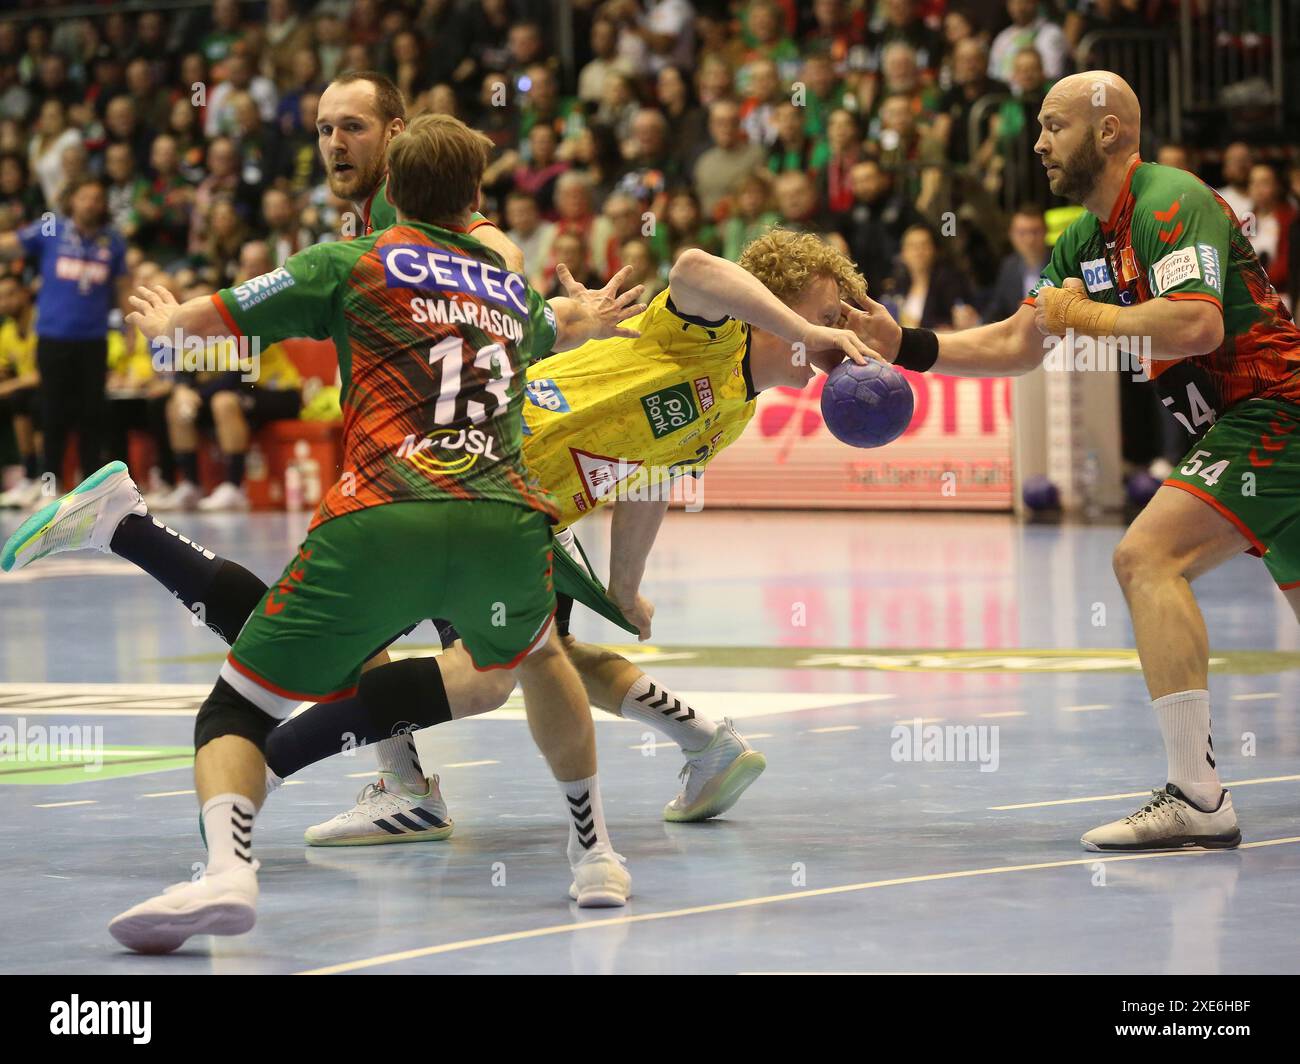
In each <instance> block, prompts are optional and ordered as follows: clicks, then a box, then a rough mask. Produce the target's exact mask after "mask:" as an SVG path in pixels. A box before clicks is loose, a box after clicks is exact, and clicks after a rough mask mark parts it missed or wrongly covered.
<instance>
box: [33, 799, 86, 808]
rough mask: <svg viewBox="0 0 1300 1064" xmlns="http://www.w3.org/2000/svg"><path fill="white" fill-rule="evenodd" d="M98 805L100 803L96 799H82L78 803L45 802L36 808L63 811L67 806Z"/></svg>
mask: <svg viewBox="0 0 1300 1064" xmlns="http://www.w3.org/2000/svg"><path fill="white" fill-rule="evenodd" d="M97 804H98V802H97V801H96V800H95V799H94V798H82V799H81V800H80V801H76V802H43V803H41V804H39V805H37V806H36V808H37V809H62V808H63V807H64V806H67V805H97Z"/></svg>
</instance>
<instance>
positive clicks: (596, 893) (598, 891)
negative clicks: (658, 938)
mask: <svg viewBox="0 0 1300 1064" xmlns="http://www.w3.org/2000/svg"><path fill="white" fill-rule="evenodd" d="M626 863H627V861H626V859H625V858H624V857H623V855H622V854H617V853H615V852H614V851H613V850H611V849H609V848H608V847H606V848H602V849H599V850H589V851H588V852H587V853H585V854H583V856H582V860H580V861H579V862H578V863H577V864H576V865H574V866H573V882H572V883H570V884H569V897H570V898H572V899H573V900H574V901H576V902H577V903H578V908H579V909H616V908H618V907H619V906H620V905H626V904H627V899H628V898H630V897H631V896H632V873H631V872H629V871H628V870H627V869H626V868H624V867H623V866H624V865H625V864H626Z"/></svg>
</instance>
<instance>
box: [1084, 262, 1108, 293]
mask: <svg viewBox="0 0 1300 1064" xmlns="http://www.w3.org/2000/svg"><path fill="white" fill-rule="evenodd" d="M1079 268H1080V269H1081V270H1083V285H1084V287H1085V288H1087V289H1088V291H1089V292H1104V291H1106V289H1108V288H1114V287H1115V281H1114V278H1112V277H1111V273H1110V264H1109V263H1108V262H1107V261H1106V260H1105V259H1092V260H1090V261H1089V262H1081V263H1079Z"/></svg>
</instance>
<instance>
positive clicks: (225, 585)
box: [204, 561, 266, 644]
mask: <svg viewBox="0 0 1300 1064" xmlns="http://www.w3.org/2000/svg"><path fill="white" fill-rule="evenodd" d="M265 594H266V584H265V583H263V581H262V579H261V577H259V576H256V575H254V574H253V573H250V572H249V571H248V570H247V569H245V568H244V567H243V566H242V565H240V564H239V563H238V562H232V561H223V562H222V563H221V568H220V569H219V570H218V572H217V577H216V579H215V580H213V581H212V586H211V587H210V588H209V589H208V593H207V596H206V602H205V603H204V605H205V607H206V614H205V617H204V620H205V621H207V625H208V627H209V628H211V629H212V630H213V631H214V632H215V633H216V634H217V635H219V636H220V637H221V638H222V639H224V640H225V641H226V643H227V644H232V643H234V641H235V639H236V637H237V636H238V635H239V630H240V629H241V628H243V627H244V622H245V621H247V620H248V618H249V617H251V616H252V615H253V611H254V610H256V609H257V605H258V603H259V602H261V601H262V596H263V595H265Z"/></svg>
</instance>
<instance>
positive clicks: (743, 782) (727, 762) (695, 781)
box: [664, 717, 767, 824]
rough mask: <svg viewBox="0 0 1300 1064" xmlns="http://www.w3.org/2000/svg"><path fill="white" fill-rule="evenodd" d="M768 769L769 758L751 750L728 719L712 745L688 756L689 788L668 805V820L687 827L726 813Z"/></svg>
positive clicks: (683, 774)
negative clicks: (697, 821)
mask: <svg viewBox="0 0 1300 1064" xmlns="http://www.w3.org/2000/svg"><path fill="white" fill-rule="evenodd" d="M765 768H767V758H765V757H764V756H763V755H762V754H760V753H759V752H758V751H757V750H754V749H752V748H751V747H750V745H749V743H747V742H746V741H745V740H744V738H743V737H742V736H741V734H740V733H739V732H738V731H736V726H735V725H734V724H732V723H731V719H730V718H729V717H728V718H724V719H723V721H722V724H721V725H720V726H719V727H718V730H717V731H716V732H714V733H713V738H712V739H710V740H709V745H708V746H706V747H705V748H704V749H703V750H697V751H695V752H693V753H688V754H687V755H686V764H685V765H684V766H683V767H682V772H681V776H680V779H682V780H684V781H685V786H684V787H683V788H682V792H681V794H679V795H678V796H677V797H676V798H674V799H673V800H672V801H671V802H669V803H668V804H667V805H666V806H664V819H665V820H667V821H669V822H670V823H673V824H685V823H691V822H693V821H696V820H708V819H709V818H710V817H715V816H719V815H720V814H722V813H725V812H726V811H727V810H728V809H730V808H731V807H732V806H733V805H735V804H736V802H738V801H739V800H740V796H741V795H742V794H744V793H745V788H747V787H748V786H749V785H750V784H751V783H753V782H754V781H755V780H756V779H758V777H759V776H761V775H762V774H763V769H765Z"/></svg>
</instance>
